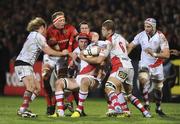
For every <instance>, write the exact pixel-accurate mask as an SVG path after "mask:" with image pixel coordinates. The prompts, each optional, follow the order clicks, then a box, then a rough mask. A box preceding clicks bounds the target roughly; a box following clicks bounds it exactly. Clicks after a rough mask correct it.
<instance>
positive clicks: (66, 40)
mask: <svg viewBox="0 0 180 124" xmlns="http://www.w3.org/2000/svg"><path fill="white" fill-rule="evenodd" d="M68 41H69V40H68V39H65V40H59V41H58V43H66V42H68Z"/></svg>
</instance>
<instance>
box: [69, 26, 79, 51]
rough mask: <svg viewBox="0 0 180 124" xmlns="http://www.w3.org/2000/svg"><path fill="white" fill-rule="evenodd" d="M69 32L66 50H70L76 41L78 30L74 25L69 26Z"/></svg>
mask: <svg viewBox="0 0 180 124" xmlns="http://www.w3.org/2000/svg"><path fill="white" fill-rule="evenodd" d="M68 30H70V32H71V35H70V38H69V45H68V51H69V52H72V51H73V50H74V49H75V48H74V44H75V43H76V36H77V35H78V32H77V30H76V28H75V27H74V26H70V27H69V29H68Z"/></svg>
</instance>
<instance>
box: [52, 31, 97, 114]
mask: <svg viewBox="0 0 180 124" xmlns="http://www.w3.org/2000/svg"><path fill="white" fill-rule="evenodd" d="M78 42H79V43H78V44H79V45H78V46H79V47H77V48H76V49H75V50H74V51H73V64H75V66H78V67H79V73H82V72H84V71H83V68H84V66H85V67H87V66H88V63H86V62H82V61H81V60H80V59H79V57H78V56H79V54H80V51H81V50H83V49H85V48H86V47H87V45H88V44H89V37H88V35H87V34H85V33H80V34H79V37H78ZM73 64H72V63H71V64H70V66H74V65H73ZM92 67H93V66H92ZM93 69H95V68H94V67H93ZM90 72H91V71H90ZM87 73H88V72H87ZM88 77H89V78H90V77H93V76H89V75H88ZM81 78H82V77H81V76H80V75H79V74H78V75H77V78H60V79H58V80H57V81H56V86H55V89H56V92H55V95H56V101H57V104H56V105H57V113H55V114H54V115H51V116H49V117H59V116H60V117H63V116H65V115H64V101H63V100H64V94H65V91H66V90H71V91H76V90H77V91H78V88H79V87H80V85H81V84H80V82H81Z"/></svg>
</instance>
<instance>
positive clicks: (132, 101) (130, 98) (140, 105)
mask: <svg viewBox="0 0 180 124" xmlns="http://www.w3.org/2000/svg"><path fill="white" fill-rule="evenodd" d="M128 98H129V100H130V101H131V103H132V104H133V105H134V106H135V107H136V108H138V109H139V110H140V111H141V112H142V113H143V115H146V114H147V113H148V111H147V110H146V109H145V108H144V106H143V105H142V104H141V102H140V101H139V99H138V98H136V97H135V96H133V95H132V94H130V95H128Z"/></svg>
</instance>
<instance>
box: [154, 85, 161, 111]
mask: <svg viewBox="0 0 180 124" xmlns="http://www.w3.org/2000/svg"><path fill="white" fill-rule="evenodd" d="M154 98H155V101H156V109H157V110H161V101H162V91H160V90H156V89H155V90H154Z"/></svg>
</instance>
